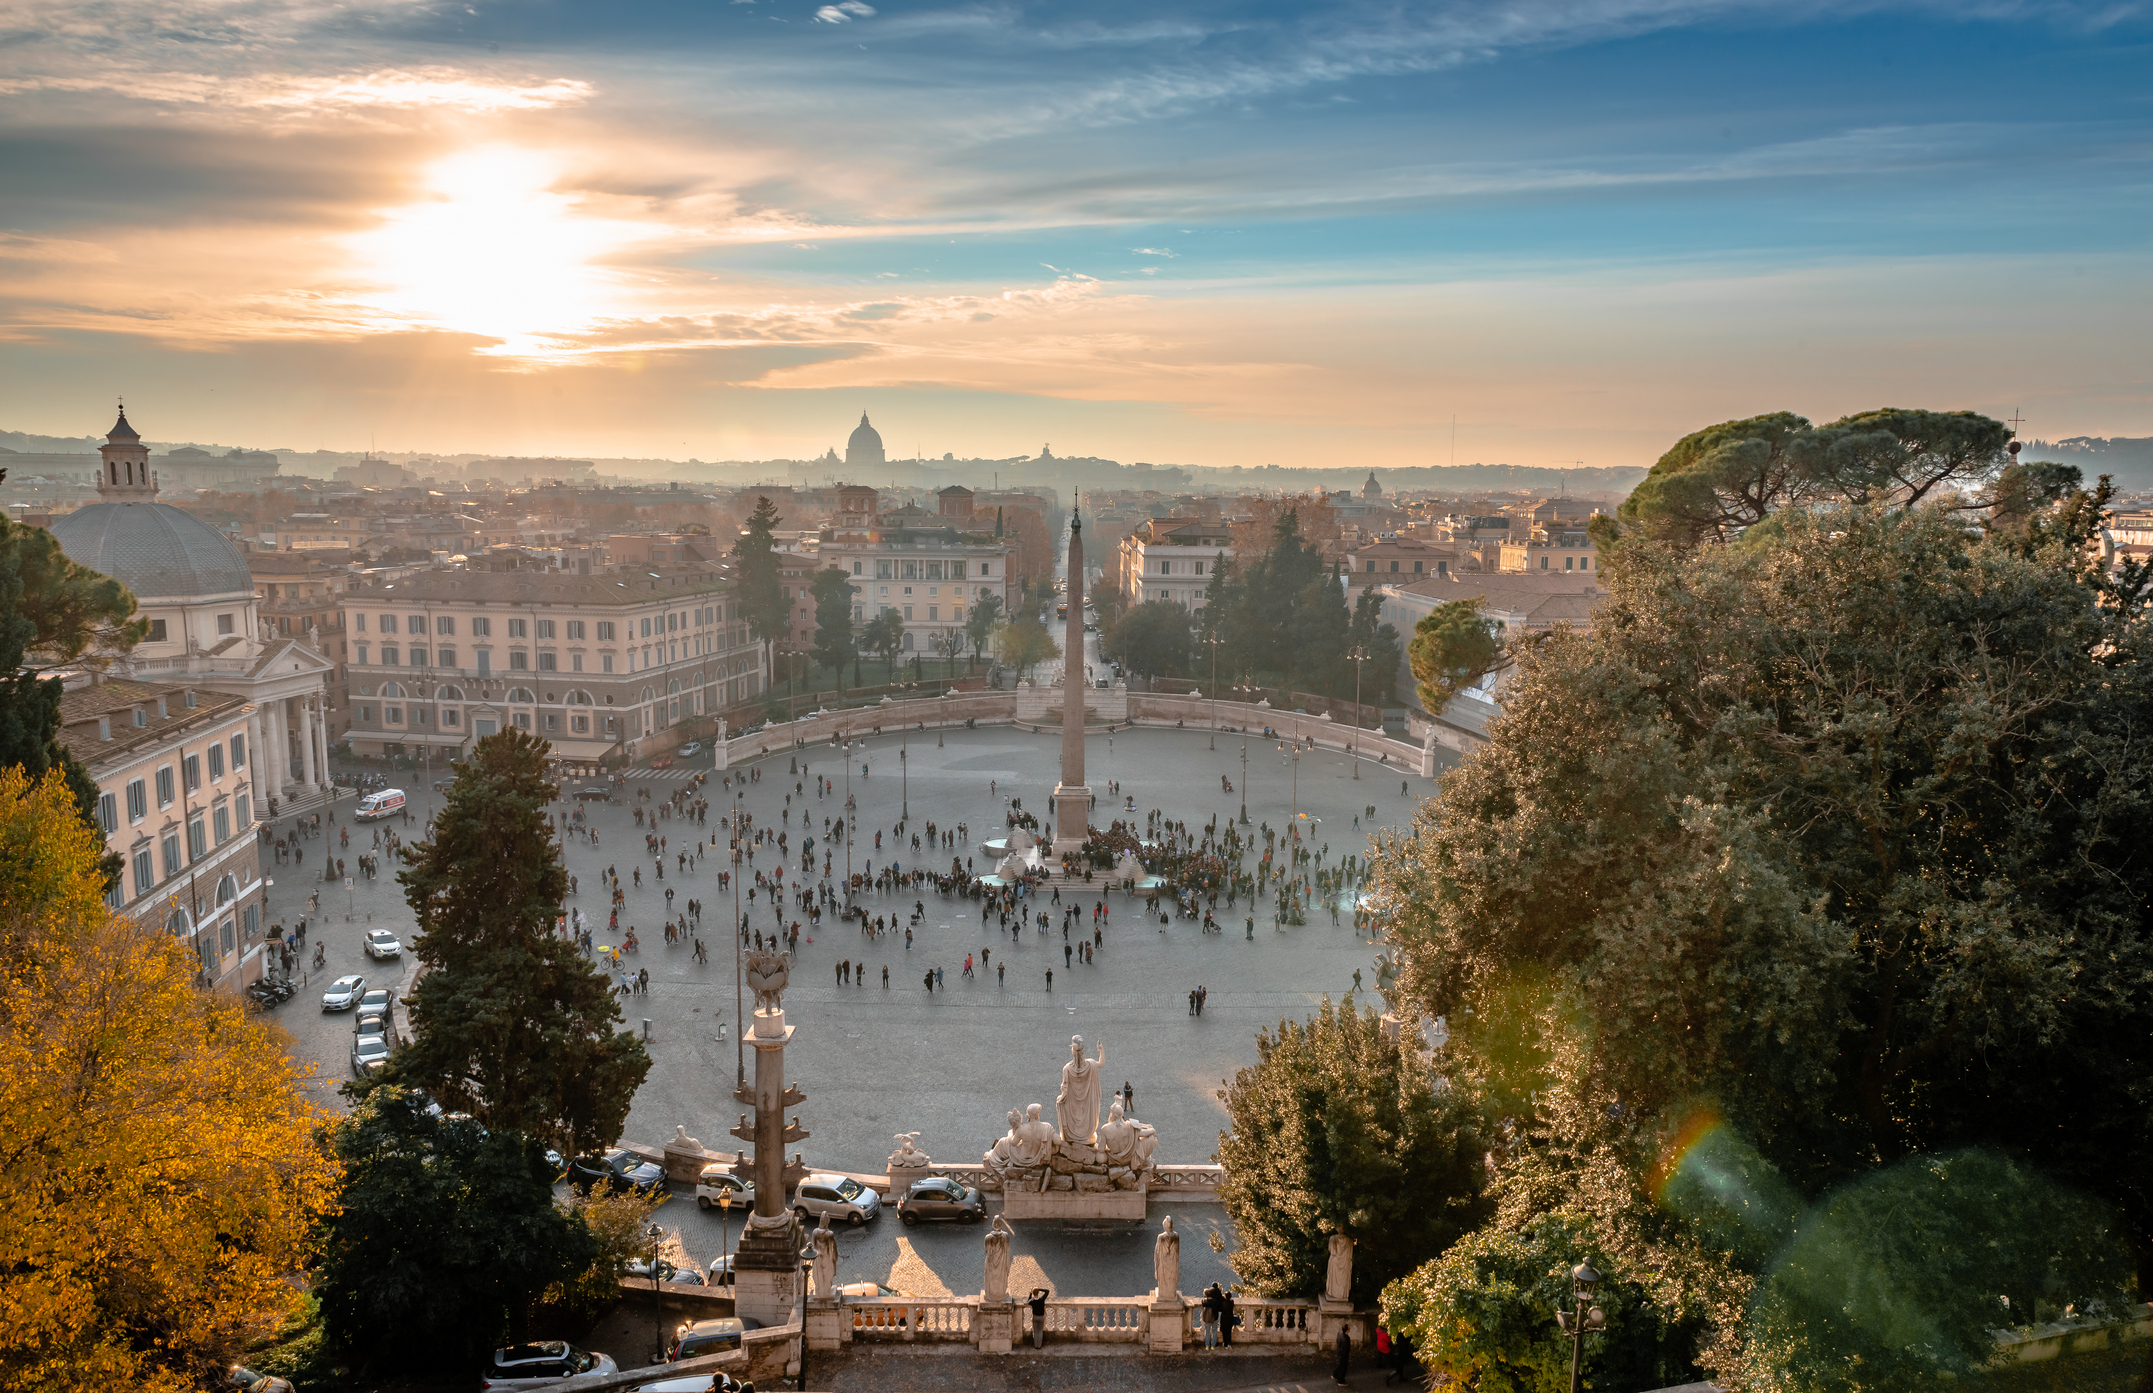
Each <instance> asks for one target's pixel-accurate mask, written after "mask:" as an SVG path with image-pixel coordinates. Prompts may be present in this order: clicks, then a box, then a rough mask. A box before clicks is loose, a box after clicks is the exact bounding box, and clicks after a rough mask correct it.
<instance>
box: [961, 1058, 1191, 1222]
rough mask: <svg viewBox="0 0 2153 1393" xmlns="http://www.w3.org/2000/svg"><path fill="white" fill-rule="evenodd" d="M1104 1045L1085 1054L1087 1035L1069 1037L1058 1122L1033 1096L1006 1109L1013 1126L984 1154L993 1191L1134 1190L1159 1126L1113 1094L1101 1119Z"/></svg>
mask: <svg viewBox="0 0 2153 1393" xmlns="http://www.w3.org/2000/svg"><path fill="white" fill-rule="evenodd" d="M1105 1059H1106V1046H1105V1045H1104V1044H1101V1045H1099V1046H1097V1048H1096V1051H1095V1053H1094V1054H1093V1056H1092V1057H1091V1058H1089V1059H1086V1058H1085V1057H1084V1040H1083V1037H1082V1036H1077V1037H1074V1038H1072V1039H1071V1040H1070V1042H1069V1062H1068V1063H1066V1064H1064V1065H1063V1066H1062V1084H1061V1091H1060V1092H1059V1093H1058V1094H1056V1095H1055V1099H1054V1121H1052V1122H1048V1121H1047V1120H1046V1119H1045V1118H1044V1117H1042V1116H1041V1115H1040V1114H1041V1112H1042V1108H1041V1106H1040V1105H1039V1104H1038V1103H1032V1104H1029V1105H1027V1106H1026V1107H1025V1109H1024V1110H1023V1111H1022V1112H1021V1113H1020V1112H1018V1111H1017V1110H1016V1109H1014V1108H1012V1109H1010V1112H1009V1119H1008V1120H1009V1130H1008V1132H1006V1133H1005V1134H1004V1135H1003V1136H1002V1137H1001V1138H1000V1139H999V1140H998V1141H996V1142H995V1143H994V1145H993V1147H992V1148H990V1149H989V1150H988V1152H987V1154H986V1155H985V1156H984V1157H982V1158H981V1162H982V1164H983V1165H984V1167H985V1169H986V1174H985V1175H984V1176H983V1177H982V1185H983V1187H984V1188H986V1189H990V1190H1010V1189H1025V1190H1034V1191H1038V1192H1041V1193H1044V1192H1046V1191H1049V1190H1090V1191H1096V1190H1136V1189H1142V1188H1143V1187H1144V1184H1145V1181H1146V1179H1147V1178H1148V1176H1149V1173H1150V1171H1151V1154H1152V1152H1153V1151H1155V1150H1157V1149H1158V1145H1159V1134H1158V1130H1157V1129H1156V1128H1154V1127H1151V1126H1148V1125H1147V1124H1145V1123H1143V1122H1139V1121H1138V1120H1136V1119H1135V1118H1133V1117H1129V1116H1126V1115H1124V1113H1123V1110H1122V1102H1121V1098H1120V1096H1119V1095H1116V1096H1115V1098H1114V1101H1113V1103H1112V1105H1111V1106H1110V1107H1109V1108H1108V1109H1107V1116H1106V1121H1105V1122H1103V1123H1102V1122H1100V1121H1099V1097H1100V1094H1101V1092H1102V1091H1103V1090H1102V1087H1101V1082H1100V1077H1101V1076H1100V1066H1101V1064H1103V1063H1104V1062H1105Z"/></svg>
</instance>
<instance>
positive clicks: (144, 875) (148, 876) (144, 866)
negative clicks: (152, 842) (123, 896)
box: [135, 846, 157, 895]
mask: <svg viewBox="0 0 2153 1393" xmlns="http://www.w3.org/2000/svg"><path fill="white" fill-rule="evenodd" d="M156 883H157V863H156V860H155V858H153V857H152V856H151V855H150V849H149V848H148V847H146V846H142V847H137V848H135V893H136V894H137V895H147V894H148V893H149V892H150V889H151V887H152V886H154V885H156Z"/></svg>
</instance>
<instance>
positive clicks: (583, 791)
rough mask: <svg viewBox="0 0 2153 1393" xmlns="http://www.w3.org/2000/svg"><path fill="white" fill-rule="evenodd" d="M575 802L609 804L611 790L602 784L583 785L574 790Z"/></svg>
mask: <svg viewBox="0 0 2153 1393" xmlns="http://www.w3.org/2000/svg"><path fill="white" fill-rule="evenodd" d="M576 801H578V802H581V803H610V802H612V801H613V790H612V789H610V788H607V787H606V786H605V785H604V784H585V785H584V786H583V787H581V788H579V789H577V790H576Z"/></svg>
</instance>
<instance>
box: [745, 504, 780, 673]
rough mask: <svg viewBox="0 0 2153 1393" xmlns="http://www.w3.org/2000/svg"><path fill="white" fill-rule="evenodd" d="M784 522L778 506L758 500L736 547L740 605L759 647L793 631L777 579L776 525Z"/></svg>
mask: <svg viewBox="0 0 2153 1393" xmlns="http://www.w3.org/2000/svg"><path fill="white" fill-rule="evenodd" d="M783 521H784V519H783V518H781V517H779V516H778V515H777V507H776V505H774V504H773V503H771V501H770V500H769V499H768V498H758V499H756V500H755V511H754V512H752V513H750V514H749V515H748V525H747V527H746V529H745V530H743V531H742V532H741V534H740V540H739V541H738V542H735V543H734V544H733V555H734V556H735V557H737V558H739V561H740V578H739V582H738V586H739V589H738V594H739V599H738V601H737V603H738V605H739V607H740V614H741V617H742V618H744V619H746V620H747V621H748V632H749V633H750V634H752V635H754V637H755V641H756V642H757V643H769V644H775V643H776V642H777V641H778V640H779V639H781V638H783V637H785V634H786V631H787V629H788V628H789V627H790V625H789V624H788V623H787V621H788V620H789V619H790V617H791V616H790V615H789V614H788V613H787V610H788V608H789V606H788V605H787V603H786V600H785V591H784V587H782V586H780V585H779V584H778V576H777V535H776V534H777V525H778V524H779V523H781V522H783Z"/></svg>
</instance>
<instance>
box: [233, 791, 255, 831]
mask: <svg viewBox="0 0 2153 1393" xmlns="http://www.w3.org/2000/svg"><path fill="white" fill-rule="evenodd" d="M232 808H233V812H232V816H233V817H235V818H237V819H238V820H239V829H240V830H241V831H245V830H246V829H247V828H249V827H252V826H253V825H254V801H253V800H252V799H250V798H249V797H247V795H246V794H244V793H242V794H240V795H239V797H237V798H235V799H233V800H232Z"/></svg>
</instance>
